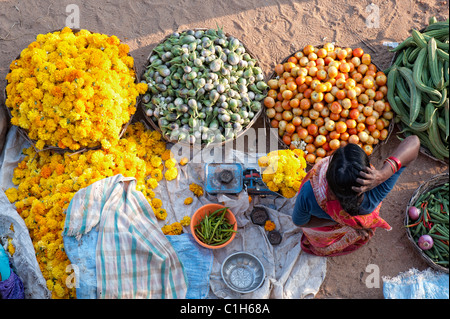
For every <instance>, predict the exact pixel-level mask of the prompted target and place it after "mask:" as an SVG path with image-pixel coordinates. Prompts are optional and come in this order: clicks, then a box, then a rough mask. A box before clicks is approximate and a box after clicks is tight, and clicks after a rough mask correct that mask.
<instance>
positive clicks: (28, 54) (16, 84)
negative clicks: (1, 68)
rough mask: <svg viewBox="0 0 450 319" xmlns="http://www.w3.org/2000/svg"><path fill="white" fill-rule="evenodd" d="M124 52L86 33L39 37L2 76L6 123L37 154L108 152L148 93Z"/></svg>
mask: <svg viewBox="0 0 450 319" xmlns="http://www.w3.org/2000/svg"><path fill="white" fill-rule="evenodd" d="M129 50H130V48H129V47H128V45H127V44H124V43H121V42H120V40H119V39H118V38H117V37H116V36H114V35H113V36H107V35H104V34H99V33H91V32H90V31H87V30H81V31H79V32H75V33H74V32H73V31H72V30H71V29H70V28H68V27H66V28H64V29H62V30H61V31H57V32H53V33H47V34H39V35H38V36H37V37H36V40H35V41H34V42H32V43H30V44H29V45H28V47H27V48H25V49H24V50H22V52H21V53H20V56H19V57H18V58H17V59H16V60H14V61H12V62H11V64H10V70H11V71H10V72H9V73H8V75H7V76H6V80H7V81H8V85H7V86H6V94H7V99H6V103H5V104H6V106H7V107H8V108H9V110H10V112H11V117H12V119H11V123H12V124H13V125H17V126H19V127H21V128H23V129H24V130H25V131H26V132H27V134H28V137H29V138H30V139H32V140H34V141H36V145H35V146H36V148H37V149H43V148H44V147H45V146H46V145H48V146H54V147H58V148H62V149H70V150H78V149H81V148H86V147H87V148H91V147H96V146H99V145H100V143H101V145H102V147H104V148H109V147H110V145H111V143H112V141H114V140H116V139H117V137H118V136H119V135H120V132H121V131H122V128H123V125H124V124H126V123H128V122H129V120H130V118H131V116H132V115H133V114H134V113H135V111H136V99H137V97H138V96H139V94H143V93H145V91H146V90H147V85H146V84H145V83H139V84H137V83H135V82H136V75H135V72H134V59H133V58H132V57H131V56H129V55H128V53H129Z"/></svg>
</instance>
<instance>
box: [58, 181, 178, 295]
mask: <svg viewBox="0 0 450 319" xmlns="http://www.w3.org/2000/svg"><path fill="white" fill-rule="evenodd" d="M94 227H96V229H97V230H98V238H97V244H96V245H97V247H96V255H95V259H96V277H97V298H105V299H110V298H154V299H166V298H167V299H172V298H185V296H186V292H187V276H186V274H185V271H184V268H183V265H182V264H181V262H180V260H179V259H178V256H177V254H176V252H175V250H174V249H173V247H172V245H171V244H170V242H169V241H168V239H167V238H166V236H164V234H163V233H162V231H161V229H160V227H159V225H158V223H157V220H156V217H155V215H154V213H153V210H152V208H151V206H150V204H149V203H148V201H147V200H146V198H145V197H144V195H143V194H142V193H141V192H139V191H136V180H135V179H134V178H126V177H124V176H122V175H116V176H113V177H109V178H106V179H103V180H100V181H98V182H96V183H94V184H92V185H90V186H88V187H86V188H84V189H81V190H79V191H78V192H77V193H76V194H75V196H74V197H73V198H72V200H71V202H70V205H69V207H68V208H67V211H66V220H65V226H64V231H63V236H73V237H76V238H78V239H80V238H81V236H83V235H85V234H87V233H89V231H90V230H92V229H93V228H94Z"/></svg>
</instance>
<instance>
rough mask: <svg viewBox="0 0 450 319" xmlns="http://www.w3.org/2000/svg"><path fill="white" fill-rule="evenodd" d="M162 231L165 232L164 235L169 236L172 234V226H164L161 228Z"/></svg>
mask: <svg viewBox="0 0 450 319" xmlns="http://www.w3.org/2000/svg"><path fill="white" fill-rule="evenodd" d="M161 230H162V232H163V234H164V235H168V234H169V233H171V232H172V225H164V226H163V227H162V228H161Z"/></svg>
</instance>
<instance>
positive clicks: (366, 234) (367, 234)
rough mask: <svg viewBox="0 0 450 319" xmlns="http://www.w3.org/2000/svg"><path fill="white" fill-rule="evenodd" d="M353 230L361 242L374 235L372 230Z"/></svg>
mask: <svg viewBox="0 0 450 319" xmlns="http://www.w3.org/2000/svg"><path fill="white" fill-rule="evenodd" d="M355 230H356V232H357V233H358V235H359V236H360V237H361V238H362V239H363V240H367V239H370V237H372V236H373V234H374V230H373V229H372V228H363V229H355Z"/></svg>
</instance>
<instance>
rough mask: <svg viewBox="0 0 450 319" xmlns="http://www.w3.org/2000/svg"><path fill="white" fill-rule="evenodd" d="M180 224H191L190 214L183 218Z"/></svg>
mask: <svg viewBox="0 0 450 319" xmlns="http://www.w3.org/2000/svg"><path fill="white" fill-rule="evenodd" d="M180 224H181V225H183V226H185V227H187V226H189V225H190V224H191V218H190V217H189V216H184V217H183V219H181V220H180Z"/></svg>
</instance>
